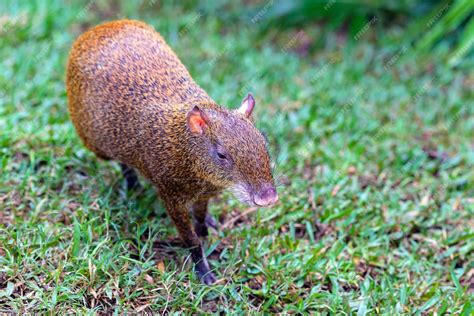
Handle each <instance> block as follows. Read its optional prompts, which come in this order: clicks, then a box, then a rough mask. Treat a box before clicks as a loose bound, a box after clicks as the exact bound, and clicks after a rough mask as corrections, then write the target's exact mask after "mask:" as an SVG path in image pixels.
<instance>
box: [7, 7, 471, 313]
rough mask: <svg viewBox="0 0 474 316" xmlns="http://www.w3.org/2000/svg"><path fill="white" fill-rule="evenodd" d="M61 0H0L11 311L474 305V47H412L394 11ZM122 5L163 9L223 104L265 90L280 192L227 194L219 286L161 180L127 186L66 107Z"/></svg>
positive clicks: (262, 101) (370, 309)
mask: <svg viewBox="0 0 474 316" xmlns="http://www.w3.org/2000/svg"><path fill="white" fill-rule="evenodd" d="M38 3H42V2H40V1H38ZM58 3H60V2H54V3H53V2H51V3H50V4H48V6H45V5H41V4H35V3H33V2H32V3H30V2H29V1H20V2H19V3H17V1H6V2H5V1H2V4H0V12H2V14H1V17H0V23H1V26H0V31H1V41H2V44H1V46H0V70H1V71H0V92H1V93H0V153H1V155H0V167H1V169H0V170H1V171H0V312H8V311H13V312H18V313H20V312H45V311H55V312H57V313H66V312H81V313H93V312H104V311H106V312H113V311H115V312H118V313H123V312H126V311H127V312H132V311H144V312H147V311H148V312H149V311H155V312H176V311H186V312H192V313H200V312H219V311H223V312H234V313H256V312H258V313H262V312H268V313H277V312H279V313H304V312H308V313H316V312H326V313H348V314H349V313H351V314H352V313H354V314H355V313H357V314H358V315H365V314H379V313H384V314H410V313H415V314H425V313H428V314H433V313H435V312H436V313H438V314H444V313H446V312H450V313H451V314H462V315H469V314H470V313H472V311H473V306H472V304H473V303H472V301H473V298H474V296H473V291H474V288H473V285H472V284H473V283H474V262H473V257H474V256H473V254H474V216H473V215H474V168H473V167H474V143H473V129H474V115H473V114H474V111H473V106H472V105H473V104H474V102H473V101H474V96H473V92H472V86H473V84H474V77H473V75H472V69H473V66H474V65H473V64H474V62H473V60H472V58H471V59H466V60H465V62H464V63H462V64H460V65H459V66H458V67H457V68H455V69H452V68H449V67H448V66H447V65H446V58H447V56H446V55H447V53H446V52H447V51H448V50H447V49H446V47H445V45H439V46H437V48H436V50H435V51H432V52H431V53H430V55H429V56H418V55H416V54H415V53H413V51H412V50H411V49H410V48H409V47H407V48H406V50H403V51H402V52H401V50H402V46H401V45H402V43H401V42H400V41H397V40H394V38H397V36H400V35H401V34H403V29H402V28H400V27H391V28H387V29H384V30H380V25H374V26H373V27H370V28H369V29H368V30H367V32H366V33H365V34H363V35H362V36H361V37H360V39H359V40H357V41H352V42H351V41H344V39H342V40H341V34H339V35H338V34H327V33H325V32H324V28H321V27H320V26H315V25H308V26H307V27H306V28H303V29H302V30H303V31H304V33H298V31H300V29H286V30H276V29H272V30H269V31H267V32H264V33H262V32H259V25H258V22H257V23H256V24H253V23H251V22H250V20H251V19H252V17H253V14H254V13H253V14H252V13H249V12H250V11H239V10H241V6H242V5H239V4H232V5H230V4H227V5H225V6H223V7H220V8H219V10H218V11H217V12H221V14H216V13H215V12H216V11H213V9H214V8H213V7H212V6H211V5H207V6H201V7H193V6H190V5H188V4H186V5H180V6H172V5H169V4H161V5H159V6H158V4H155V5H150V2H146V1H142V2H141V5H140V6H138V5H136V4H132V3H133V2H130V4H126V5H123V6H121V7H119V6H116V5H113V4H108V3H107V2H104V1H91V2H80V3H73V4H69V5H68V6H67V7H65V6H64V7H63V6H61V5H59V4H58ZM239 12H240V13H239ZM123 16H127V17H131V18H138V19H141V20H144V21H147V22H148V23H151V24H152V25H153V26H155V27H156V29H157V30H159V31H160V32H161V33H162V34H163V36H164V37H165V38H166V39H167V41H168V42H169V44H170V45H171V46H172V47H173V48H174V49H175V51H176V52H177V53H178V55H179V56H180V57H181V59H182V61H183V62H184V64H185V65H186V66H187V67H188V69H189V70H190V72H191V74H192V75H193V77H194V78H195V79H196V81H197V82H198V83H199V84H200V85H201V86H202V87H204V88H205V89H206V91H208V93H209V94H210V95H211V96H212V97H213V98H214V99H215V100H217V101H218V102H219V103H221V104H224V105H226V106H229V107H236V106H237V105H238V104H239V103H240V100H241V99H242V98H243V96H244V94H245V93H247V91H252V92H253V93H254V95H255V96H256V99H257V108H256V115H255V117H256V118H257V119H256V124H257V125H258V126H259V128H261V129H262V130H263V131H265V132H266V134H267V135H268V138H269V141H270V147H271V151H272V154H273V158H274V160H275V162H276V164H277V166H276V174H275V176H276V177H277V178H278V179H279V180H278V181H279V183H281V186H280V187H279V194H280V203H279V204H278V205H277V206H276V207H274V208H271V209H258V210H256V211H249V210H248V209H247V208H246V207H245V206H243V205H241V204H239V203H238V202H236V201H235V199H233V198H232V196H230V195H229V194H227V193H225V194H223V196H222V197H221V198H220V199H219V200H218V201H216V202H215V203H213V205H212V209H211V212H212V213H213V214H214V215H215V216H216V217H217V218H219V220H220V222H221V226H226V228H225V229H222V230H220V231H219V232H213V233H212V234H211V236H210V238H209V241H208V243H207V249H208V253H209V254H210V258H211V259H210V263H211V265H212V266H213V267H214V268H215V270H216V273H217V276H218V278H219V279H220V282H219V284H217V285H215V286H211V287H208V286H204V285H201V284H200V283H199V282H198V280H197V279H196V277H195V276H194V274H193V273H192V265H191V262H190V258H189V257H188V253H187V252H186V251H185V250H183V249H182V248H181V247H180V243H179V242H178V240H177V239H176V231H175V229H174V227H173V226H172V225H171V222H170V220H169V219H168V217H167V216H166V213H165V210H164V208H163V206H162V205H161V204H160V202H159V200H158V199H157V198H156V195H155V192H154V189H153V188H152V187H151V186H150V185H149V184H146V182H145V181H144V180H143V179H142V183H143V184H145V188H144V190H143V192H140V193H127V192H126V190H125V188H124V181H123V179H122V178H121V176H120V170H119V167H118V166H117V164H116V163H114V162H104V161H101V160H99V159H97V158H96V157H95V156H94V155H93V154H92V153H91V152H89V151H88V150H86V149H85V148H84V146H83V145H82V144H81V142H80V140H79V139H78V137H77V136H76V134H75V131H74V128H73V126H72V124H71V122H70V120H69V117H68V113H67V103H66V94H65V90H64V69H65V61H66V58H67V54H68V51H69V49H70V46H71V44H72V41H73V40H74V38H75V37H77V36H78V35H79V34H80V33H81V32H82V31H83V30H84V28H85V27H86V26H88V25H94V24H97V23H100V22H101V21H104V20H107V19H114V18H117V17H123ZM298 34H299V35H298ZM308 39H309V41H310V44H311V45H312V46H311V47H313V49H309V50H307V49H306V46H305V41H307V40H308ZM374 39H376V40H374ZM400 52H401V53H400ZM397 56H400V58H398V57H397ZM244 213H245V214H244ZM239 214H244V215H243V216H241V217H240V218H237V220H235V221H234V222H232V220H233V219H236V217H237V216H239Z"/></svg>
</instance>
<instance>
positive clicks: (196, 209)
mask: <svg viewBox="0 0 474 316" xmlns="http://www.w3.org/2000/svg"><path fill="white" fill-rule="evenodd" d="M208 204H209V198H200V199H199V200H197V201H196V202H195V203H194V204H193V207H192V210H193V215H194V230H195V231H196V234H197V235H198V236H199V237H207V236H208V235H209V232H208V227H212V228H214V229H217V223H216V221H215V220H214V218H212V216H211V215H209V214H208V213H207V208H208Z"/></svg>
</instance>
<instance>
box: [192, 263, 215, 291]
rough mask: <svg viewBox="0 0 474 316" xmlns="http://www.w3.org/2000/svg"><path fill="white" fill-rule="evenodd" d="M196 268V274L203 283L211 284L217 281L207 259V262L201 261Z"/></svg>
mask: <svg viewBox="0 0 474 316" xmlns="http://www.w3.org/2000/svg"><path fill="white" fill-rule="evenodd" d="M195 269H196V274H197V276H198V278H199V280H201V282H202V283H204V284H206V285H211V284H214V283H215V282H216V281H217V278H216V276H215V275H214V273H212V272H211V270H210V269H209V265H208V264H207V261H205V262H202V261H201V262H200V263H198V264H197V265H196V267H195Z"/></svg>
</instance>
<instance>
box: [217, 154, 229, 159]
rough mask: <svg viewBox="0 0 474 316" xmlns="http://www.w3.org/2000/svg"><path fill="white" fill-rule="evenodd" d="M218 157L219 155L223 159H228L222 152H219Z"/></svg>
mask: <svg viewBox="0 0 474 316" xmlns="http://www.w3.org/2000/svg"><path fill="white" fill-rule="evenodd" d="M217 157H219V159H222V160H225V159H227V156H226V155H224V154H223V153H220V152H217Z"/></svg>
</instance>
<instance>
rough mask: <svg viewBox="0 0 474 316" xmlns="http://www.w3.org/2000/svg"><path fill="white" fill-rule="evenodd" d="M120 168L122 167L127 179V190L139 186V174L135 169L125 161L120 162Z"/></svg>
mask: <svg viewBox="0 0 474 316" xmlns="http://www.w3.org/2000/svg"><path fill="white" fill-rule="evenodd" d="M120 168H121V169H122V174H123V176H124V178H125V180H126V181H127V190H134V189H137V188H139V187H140V182H138V175H137V172H136V171H135V169H133V168H131V167H129V166H127V165H126V164H124V163H120Z"/></svg>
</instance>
